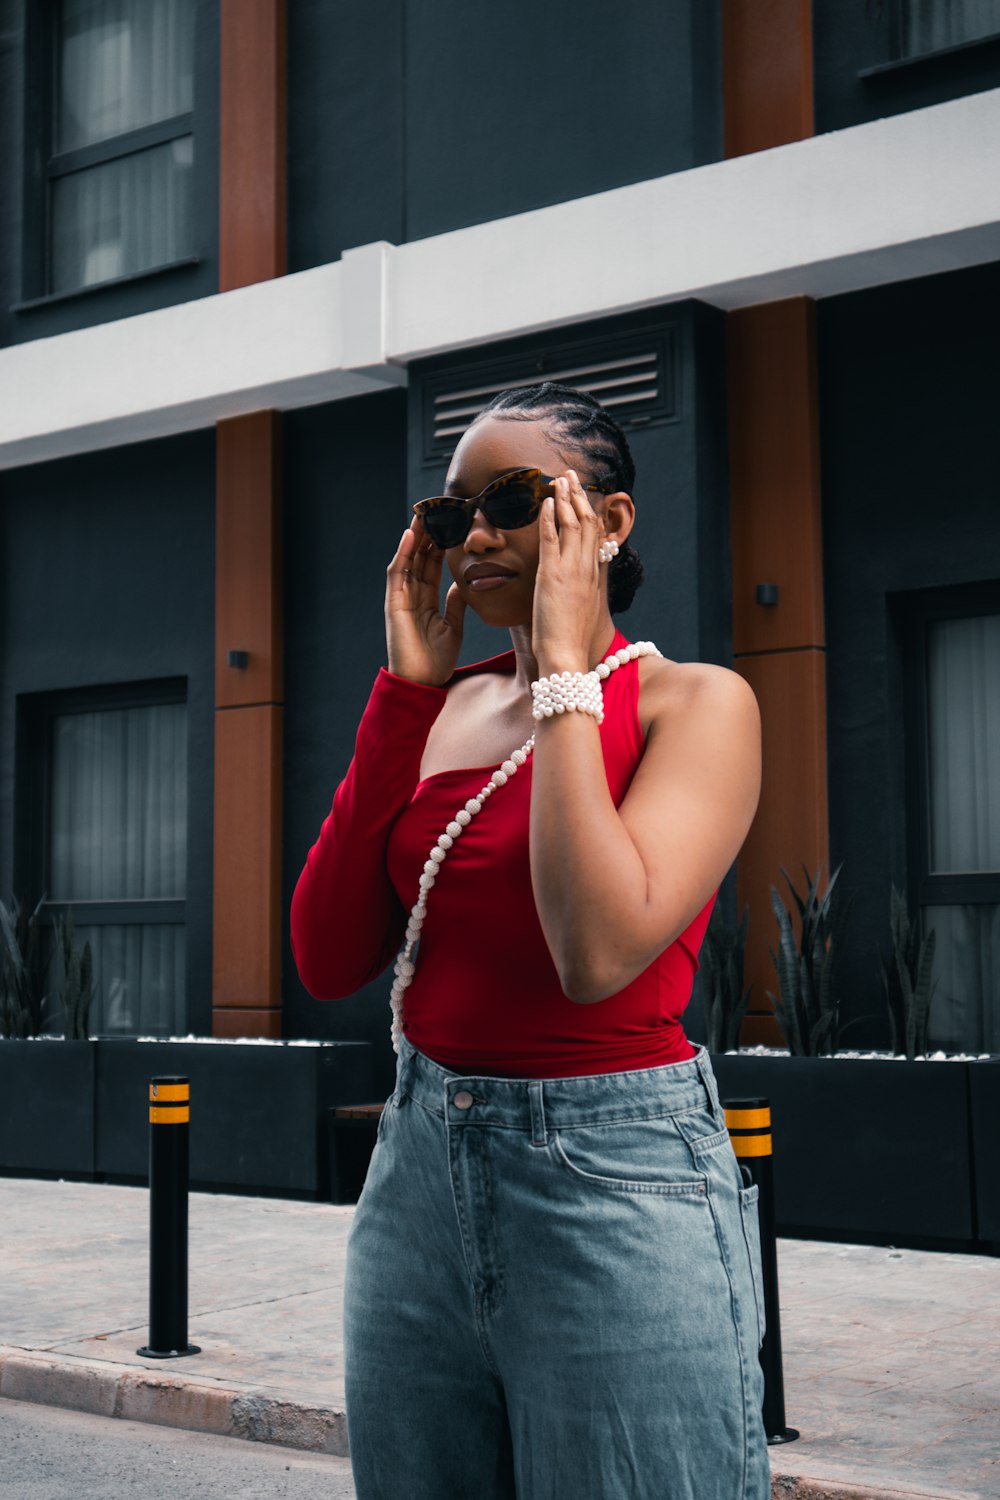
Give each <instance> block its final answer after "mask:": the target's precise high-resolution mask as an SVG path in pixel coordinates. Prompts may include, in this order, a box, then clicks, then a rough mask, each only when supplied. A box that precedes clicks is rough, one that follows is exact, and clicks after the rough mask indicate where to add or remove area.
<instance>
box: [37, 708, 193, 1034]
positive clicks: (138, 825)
mask: <svg viewBox="0 0 1000 1500" xmlns="http://www.w3.org/2000/svg"><path fill="white" fill-rule="evenodd" d="M22 717H23V723H24V725H25V730H26V742H25V751H26V754H25V756H24V758H23V759H22V760H21V764H20V765H19V775H20V774H21V773H22V772H23V774H24V777H25V779H26V780H27V781H28V782H29V786H30V794H29V795H28V796H27V797H26V799H25V801H26V803H27V806H28V808H29V809H30V811H29V818H28V826H27V827H25V826H22V828H21V830H20V834H21V839H22V842H24V843H26V844H27V845H28V848H27V851H26V852H27V856H28V857H27V859H25V860H22V866H23V867H24V868H25V870H26V878H27V882H28V886H29V889H27V890H26V892H25V897H26V899H30V900H31V901H32V902H34V901H37V900H38V898H39V895H40V894H44V895H45V897H46V901H45V905H44V908H43V910H44V914H45V920H46V925H47V926H49V927H52V926H53V925H54V923H55V920H56V919H57V918H60V917H61V918H67V917H69V918H72V923H73V928H74V931H75V940H76V943H77V946H78V948H79V949H80V950H81V952H82V949H83V945H84V944H85V943H89V944H90V947H91V952H92V955H93V964H94V981H95V987H96V998H95V1000H94V1004H93V1006H92V1008H91V1013H90V1018H89V1029H90V1032H91V1034H96V1033H100V1034H102V1035H118V1036H137V1035H139V1036H168V1035H171V1034H174V1035H176V1034H178V1033H180V1034H183V1033H184V1032H186V1030H187V1026H186V1007H185V993H184V989H185V985H184V975H185V894H186V885H187V879H186V872H187V705H186V703H185V701H184V686H183V684H182V683H181V684H178V683H167V684H157V685H154V686H153V687H151V688H150V687H136V688H131V689H110V690H108V691H106V692H101V691H98V690H95V691H87V692H82V693H67V694H59V695H45V696H44V697H42V696H40V697H38V698H34V697H32V698H31V699H28V700H22ZM48 951H49V961H50V964H52V965H53V967H50V969H49V979H50V993H52V992H53V991H54V990H58V986H59V980H60V970H59V969H58V967H55V966H54V961H55V944H54V942H52V943H50V946H49V950H48ZM61 1024H62V1019H61V1016H60V1015H55V1014H53V1015H52V1016H51V1017H50V1025H51V1026H52V1028H53V1029H55V1030H59V1029H60V1028H61Z"/></svg>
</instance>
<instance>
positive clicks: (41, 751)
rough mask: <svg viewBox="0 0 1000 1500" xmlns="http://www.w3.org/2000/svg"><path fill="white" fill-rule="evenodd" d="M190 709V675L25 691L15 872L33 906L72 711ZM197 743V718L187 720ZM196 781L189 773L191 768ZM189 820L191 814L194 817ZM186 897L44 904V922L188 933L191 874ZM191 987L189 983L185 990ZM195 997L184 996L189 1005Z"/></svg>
mask: <svg viewBox="0 0 1000 1500" xmlns="http://www.w3.org/2000/svg"><path fill="white" fill-rule="evenodd" d="M171 703H183V704H185V705H186V706H187V705H188V704H189V694H188V683H187V680H186V679H185V678H183V677H170V678H163V679H160V680H157V681H152V682H141V683H121V684H114V685H109V686H102V687H83V688H67V689H63V690H59V691H54V692H47V693H26V694H22V695H20V696H19V699H18V734H17V753H16V776H17V785H18V787H19V788H20V787H23V788H24V794H23V795H22V796H19V797H18V798H17V799H16V805H17V809H18V817H17V820H16V824H15V860H14V872H15V879H16V887H17V890H18V891H19V893H21V899H22V901H23V902H25V903H26V904H27V905H28V906H29V908H30V909H32V910H33V909H34V907H35V906H36V905H37V904H38V902H39V900H41V899H42V898H43V897H46V893H47V891H48V889H49V887H50V884H51V881H50V878H49V877H50V873H51V872H50V870H49V868H48V851H49V846H50V833H51V828H52V763H53V724H54V721H55V719H56V718H58V717H60V716H62V715H65V714H71V713H101V712H107V711H110V710H114V709H123V708H159V707H161V706H163V705H165V704H171ZM188 737H189V739H190V720H189V723H188ZM188 774H189V778H190V768H189V772H188ZM189 818H190V813H189ZM190 858H191V852H190V839H189V840H188V852H187V855H186V869H185V883H184V889H185V895H184V896H174V897H136V898H124V899H117V900H99V901H50V900H48V899H44V900H42V905H41V910H40V911H39V923H40V925H41V926H42V927H43V928H44V929H52V928H54V926H55V921H56V918H57V917H61V918H63V919H65V917H66V915H67V914H68V913H69V914H71V915H72V917H73V924H74V926H75V927H81V926H87V927H98V926H112V925H113V926H119V927H122V926H135V927H148V926H158V925H164V926H166V925H171V926H183V927H184V928H185V932H186V931H187V889H188V880H187V871H188V868H189V866H190ZM186 988H187V986H186V985H185V991H186ZM187 1004H188V996H187V994H186V993H185V1007H186V1006H187Z"/></svg>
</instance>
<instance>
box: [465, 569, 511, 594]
mask: <svg viewBox="0 0 1000 1500" xmlns="http://www.w3.org/2000/svg"><path fill="white" fill-rule="evenodd" d="M464 576H465V582H466V585H467V586H468V587H469V588H470V589H472V590H473V591H474V592H475V593H477V594H486V593H489V592H490V591H491V590H492V589H500V588H503V586H504V584H505V583H510V581H511V579H512V578H516V577H517V574H516V573H512V572H511V571H510V569H509V568H498V567H494V566H491V565H487V564H482V563H473V565H472V567H470V568H467V569H466V570H465V575H464Z"/></svg>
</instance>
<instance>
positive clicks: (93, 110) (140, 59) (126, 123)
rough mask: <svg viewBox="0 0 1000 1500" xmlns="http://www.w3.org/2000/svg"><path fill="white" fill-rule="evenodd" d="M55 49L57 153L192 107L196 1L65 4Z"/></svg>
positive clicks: (75, 0)
mask: <svg viewBox="0 0 1000 1500" xmlns="http://www.w3.org/2000/svg"><path fill="white" fill-rule="evenodd" d="M58 47H59V65H58V80H59V81H58V88H57V91H56V118H55V132H54V135H55V143H56V144H55V149H56V150H57V151H72V150H75V149H76V148H77V147H78V146H89V145H92V144H93V143H94V142H95V141H106V140H108V139H110V137H112V136H116V135H123V134H124V133H125V131H127V130H138V129H139V127H140V126H141V125H151V124H153V123H154V122H155V121H157V120H169V119H170V118H171V116H172V115H181V114H186V113H187V112H188V110H190V109H191V108H192V107H193V98H194V5H193V0H62V4H61V6H60V8H59V42H58Z"/></svg>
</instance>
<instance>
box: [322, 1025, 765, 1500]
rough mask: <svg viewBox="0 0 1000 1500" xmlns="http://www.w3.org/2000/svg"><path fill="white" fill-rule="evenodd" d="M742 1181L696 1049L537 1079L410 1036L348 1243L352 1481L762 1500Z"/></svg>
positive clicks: (387, 1493)
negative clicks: (608, 1069)
mask: <svg viewBox="0 0 1000 1500" xmlns="http://www.w3.org/2000/svg"><path fill="white" fill-rule="evenodd" d="M756 1197H757V1189H756V1188H749V1189H747V1188H745V1187H744V1185H743V1180H742V1177H741V1175H740V1171H739V1168H738V1166H737V1164H736V1158H735V1157H734V1155H733V1152H732V1148H731V1146H730V1144H729V1138H728V1135H727V1133H726V1129H725V1124H724V1121H723V1117H722V1114H721V1112H720V1109H719V1103H718V1094H717V1091H716V1086H715V1080H714V1078H713V1076H712V1070H711V1066H710V1064H709V1061H708V1057H707V1054H706V1053H705V1052H704V1051H701V1052H699V1054H698V1056H697V1057H696V1058H693V1059H692V1060H691V1061H690V1062H683V1063H675V1064H673V1065H672V1066H669V1067H663V1068H652V1069H648V1070H644V1071H638V1072H631V1073H612V1074H601V1075H597V1076H593V1077H584V1078H558V1079H551V1080H545V1081H535V1080H512V1079H504V1078H492V1077H462V1076H459V1075H457V1074H454V1073H449V1072H448V1071H447V1070H446V1069H444V1068H441V1067H438V1065H437V1064H436V1063H433V1062H431V1061H430V1060H429V1059H428V1058H426V1057H424V1056H423V1055H422V1054H421V1053H419V1052H417V1051H415V1049H414V1048H413V1047H411V1046H410V1045H409V1043H408V1042H407V1041H406V1039H405V1038H404V1039H403V1041H402V1048H401V1052H400V1057H399V1066H398V1078H397V1086H396V1091H395V1093H394V1094H393V1095H392V1098H391V1099H390V1101H389V1103H388V1105H387V1106H386V1109H385V1110H384V1112H383V1114H382V1118H381V1122H380V1125H379V1133H378V1144H377V1145H376V1147H375V1150H374V1153H373V1155H372V1161H371V1167H370V1169H369V1173H368V1180H367V1182H366V1184H365V1189H364V1193H363V1194H362V1197H361V1201H360V1203H359V1204H358V1209H357V1215H356V1217H355V1221H354V1226H353V1229H352V1232H351V1239H350V1245H349V1250H348V1263H347V1279H346V1287H345V1339H346V1363H347V1420H348V1430H349V1436H350V1446H351V1458H352V1462H353V1465H354V1477H355V1484H356V1486H357V1496H358V1500H515V1497H516V1500H768V1497H769V1496H770V1493H771V1483H770V1466H769V1462H768V1456H767V1446H766V1441H765V1437H764V1429H763V1424H762V1421H761V1400H762V1395H763V1388H762V1386H763V1382H762V1376H761V1370H760V1363H759V1360H758V1350H759V1346H760V1340H761V1338H762V1337H763V1301H762V1297H761V1280H760V1245H759V1238H758V1228H757V1203H756Z"/></svg>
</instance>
